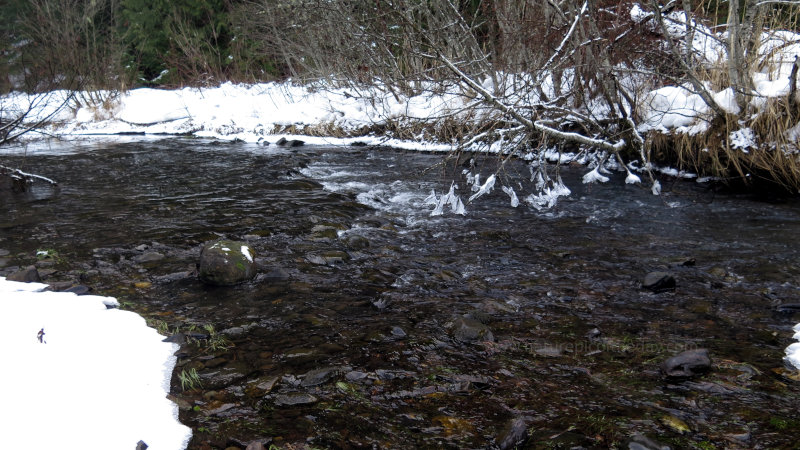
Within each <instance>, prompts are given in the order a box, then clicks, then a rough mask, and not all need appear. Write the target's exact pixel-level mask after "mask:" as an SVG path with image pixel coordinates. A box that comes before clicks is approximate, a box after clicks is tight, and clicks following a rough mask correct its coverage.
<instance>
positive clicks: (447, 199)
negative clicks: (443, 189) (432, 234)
mask: <svg viewBox="0 0 800 450" xmlns="http://www.w3.org/2000/svg"><path fill="white" fill-rule="evenodd" d="M455 190H456V187H455V183H451V184H450V191H449V192H448V193H447V194H445V195H443V196H441V197H439V199H438V200H436V193H435V192H431V195H429V196H428V198H427V199H426V201H428V200H429V199H431V198H433V199H434V203H432V204H435V205H436V207H435V208H433V211H431V216H441V215H442V214H444V207H445V206H447V205H450V211H452V212H453V214H460V215H462V216H463V215H466V214H467V210H466V208H465V207H464V202H462V201H461V197H460V196H458V195H456V192H455ZM429 204H430V203H429Z"/></svg>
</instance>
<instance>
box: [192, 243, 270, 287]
mask: <svg viewBox="0 0 800 450" xmlns="http://www.w3.org/2000/svg"><path fill="white" fill-rule="evenodd" d="M255 257H256V253H255V252H254V251H253V249H252V248H250V246H248V245H247V244H246V243H244V242H238V241H228V240H221V241H215V242H209V243H207V244H206V245H205V246H204V247H203V250H202V251H201V252H200V271H199V277H200V280H201V281H203V282H204V283H208V284H213V285H217V286H231V285H234V284H239V283H242V282H244V281H249V280H252V279H253V277H255V276H256V264H255Z"/></svg>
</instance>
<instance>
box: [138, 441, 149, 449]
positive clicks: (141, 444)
mask: <svg viewBox="0 0 800 450" xmlns="http://www.w3.org/2000/svg"><path fill="white" fill-rule="evenodd" d="M147 447H149V445H147V444H145V443H144V441H139V442H137V443H136V450H147Z"/></svg>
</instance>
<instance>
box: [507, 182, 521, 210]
mask: <svg viewBox="0 0 800 450" xmlns="http://www.w3.org/2000/svg"><path fill="white" fill-rule="evenodd" d="M503 192H505V193H506V194H508V196H509V197H511V207H512V208H516V207H517V206H519V199H518V198H517V193H516V192H514V188H512V187H511V186H503Z"/></svg>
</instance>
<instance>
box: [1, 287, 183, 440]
mask: <svg viewBox="0 0 800 450" xmlns="http://www.w3.org/2000/svg"><path fill="white" fill-rule="evenodd" d="M46 287H47V285H44V284H37V283H17V282H12V281H6V280H5V279H4V278H0V341H2V342H3V344H4V345H3V347H4V349H3V356H4V358H3V359H4V363H3V370H2V375H0V384H1V385H2V390H3V408H2V412H0V423H2V424H3V430H4V432H3V448H81V449H97V450H107V449H116V448H119V449H133V448H135V447H136V443H137V442H138V441H140V440H141V441H144V442H145V443H146V444H147V445H148V446H149V448H150V449H152V450H158V449H167V450H172V449H182V448H185V447H186V445H187V443H188V440H189V438H190V437H191V430H190V429H189V428H188V427H186V426H184V425H182V424H181V423H180V422H179V421H178V408H177V405H176V404H174V403H173V402H171V401H170V400H168V399H167V398H166V395H167V394H168V393H169V382H170V377H171V375H172V370H173V368H174V366H175V357H174V356H173V353H174V352H175V351H176V350H177V345H175V344H169V343H164V342H162V339H163V336H161V335H159V334H158V333H157V332H156V331H155V330H154V329H152V328H149V327H147V325H146V324H145V321H144V319H142V318H141V317H140V316H139V315H137V314H135V313H133V312H129V311H121V310H119V309H108V308H106V304H109V305H115V304H116V300H114V299H112V298H108V297H98V296H77V295H75V294H71V293H55V292H45V291H43V290H44V289H45V288H46ZM40 329H44V336H43V342H42V343H40V342H39V341H38V339H37V332H38V331H39V330H40Z"/></svg>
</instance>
